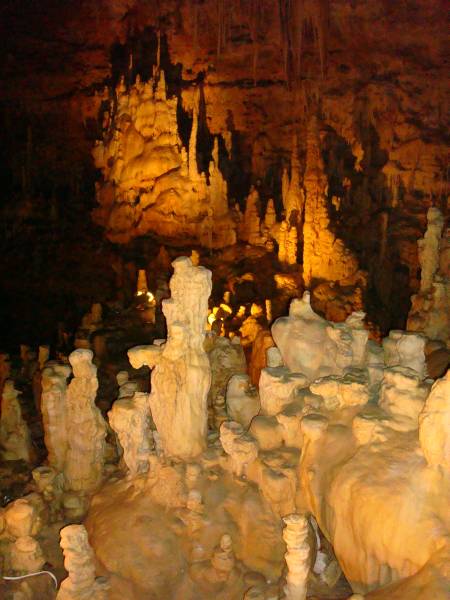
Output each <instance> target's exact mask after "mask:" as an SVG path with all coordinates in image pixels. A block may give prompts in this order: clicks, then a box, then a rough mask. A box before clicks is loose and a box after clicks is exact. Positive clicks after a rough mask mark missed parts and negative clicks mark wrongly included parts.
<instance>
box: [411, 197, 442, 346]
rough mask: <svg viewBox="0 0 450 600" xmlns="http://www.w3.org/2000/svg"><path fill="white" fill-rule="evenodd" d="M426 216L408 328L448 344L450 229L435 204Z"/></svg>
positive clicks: (419, 244)
mask: <svg viewBox="0 0 450 600" xmlns="http://www.w3.org/2000/svg"><path fill="white" fill-rule="evenodd" d="M427 218H428V227H427V231H426V233H425V236H424V237H423V239H421V240H419V242H418V246H419V262H420V265H421V268H422V271H421V280H420V290H419V292H418V293H417V294H415V295H414V296H413V297H412V298H411V309H410V311H409V315H408V323H407V329H408V330H409V331H417V332H422V333H424V334H425V335H426V336H427V337H429V338H430V339H432V340H441V341H442V342H444V343H445V344H447V346H450V311H449V309H448V307H449V305H450V259H449V256H450V229H449V228H447V229H444V217H443V215H442V214H441V213H440V211H439V210H438V209H437V208H435V207H431V208H430V209H429V210H428V214H427Z"/></svg>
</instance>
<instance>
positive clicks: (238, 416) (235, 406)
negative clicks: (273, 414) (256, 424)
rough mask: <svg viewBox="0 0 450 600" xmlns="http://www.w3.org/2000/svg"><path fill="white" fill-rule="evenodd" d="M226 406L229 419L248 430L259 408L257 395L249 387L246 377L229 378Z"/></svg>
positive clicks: (253, 389)
mask: <svg viewBox="0 0 450 600" xmlns="http://www.w3.org/2000/svg"><path fill="white" fill-rule="evenodd" d="M226 406H227V413H228V416H229V417H230V419H231V420H232V421H235V422H237V423H239V424H240V425H242V427H243V428H244V429H248V428H249V426H250V423H251V421H252V419H253V417H255V416H256V415H257V414H258V413H259V411H260V408H261V405H260V401H259V398H258V394H257V392H256V390H255V388H254V387H253V386H251V385H250V380H249V377H248V375H233V377H231V379H230V380H229V382H228V386H227V395H226Z"/></svg>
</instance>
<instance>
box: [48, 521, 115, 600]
mask: <svg viewBox="0 0 450 600" xmlns="http://www.w3.org/2000/svg"><path fill="white" fill-rule="evenodd" d="M61 548H62V550H63V553H64V567H65V569H66V571H67V572H68V577H67V578H66V579H64V581H63V582H62V583H61V587H60V589H59V592H58V594H57V596H56V598H57V600H107V598H108V589H109V585H108V581H107V580H106V579H105V578H101V577H98V578H96V577H95V562H94V561H95V557H94V552H93V551H92V548H91V546H90V545H89V540H88V536H87V532H86V529H85V527H84V525H67V527H64V528H63V529H61Z"/></svg>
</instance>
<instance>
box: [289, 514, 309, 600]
mask: <svg viewBox="0 0 450 600" xmlns="http://www.w3.org/2000/svg"><path fill="white" fill-rule="evenodd" d="M283 521H284V523H285V525H286V527H285V528H284V530H283V539H284V541H285V542H286V547H287V552H286V554H285V555H284V556H285V559H286V563H287V566H288V573H287V577H286V586H285V588H284V593H285V597H286V600H306V592H307V583H308V574H309V569H310V549H309V544H308V520H307V519H306V517H305V516H303V515H299V514H292V515H288V516H287V517H284V518H283Z"/></svg>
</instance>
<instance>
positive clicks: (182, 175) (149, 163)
mask: <svg viewBox="0 0 450 600" xmlns="http://www.w3.org/2000/svg"><path fill="white" fill-rule="evenodd" d="M199 101H200V97H199V94H197V95H196V102H195V106H194V110H193V123H192V129H191V134H190V141H189V148H188V150H186V148H184V146H183V145H182V143H181V139H180V137H179V134H178V124H177V102H178V101H177V98H176V97H172V98H169V97H168V95H167V89H166V81H165V75H164V71H163V70H161V69H159V68H155V71H154V74H153V77H152V78H151V79H150V80H149V81H147V82H143V81H141V80H140V78H139V77H138V78H137V79H136V81H135V83H134V84H133V85H132V86H131V87H130V88H129V89H127V88H126V86H125V83H124V81H123V79H122V80H121V82H120V83H119V85H118V86H117V88H116V90H115V101H114V102H113V101H111V105H110V108H109V110H108V111H107V112H106V113H105V120H104V125H105V131H104V139H103V140H102V141H98V143H97V145H96V146H95V148H94V151H93V156H94V160H95V164H96V166H97V168H99V169H101V170H102V173H103V182H102V184H101V185H99V186H98V189H97V201H98V203H99V207H98V208H97V209H95V211H94V219H95V221H96V222H98V223H99V224H101V225H103V226H104V227H105V228H106V230H107V235H108V237H109V238H110V239H112V240H113V241H118V242H127V241H129V240H130V239H131V238H132V237H134V236H136V235H142V234H144V233H147V232H154V233H156V234H158V235H161V236H165V237H167V238H180V237H183V238H185V239H186V241H188V240H190V241H191V242H197V243H198V242H199V243H201V244H202V245H203V246H205V247H207V248H221V247H223V246H228V245H232V244H234V243H235V241H236V232H235V222H234V220H233V218H232V213H231V211H229V209H228V193H227V184H226V181H225V180H224V178H223V176H222V174H221V171H220V169H219V147H218V142H217V140H216V141H215V144H214V149H213V152H212V160H211V163H210V165H209V169H208V174H206V173H199V171H198V166H197V133H198V117H199Z"/></svg>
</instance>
